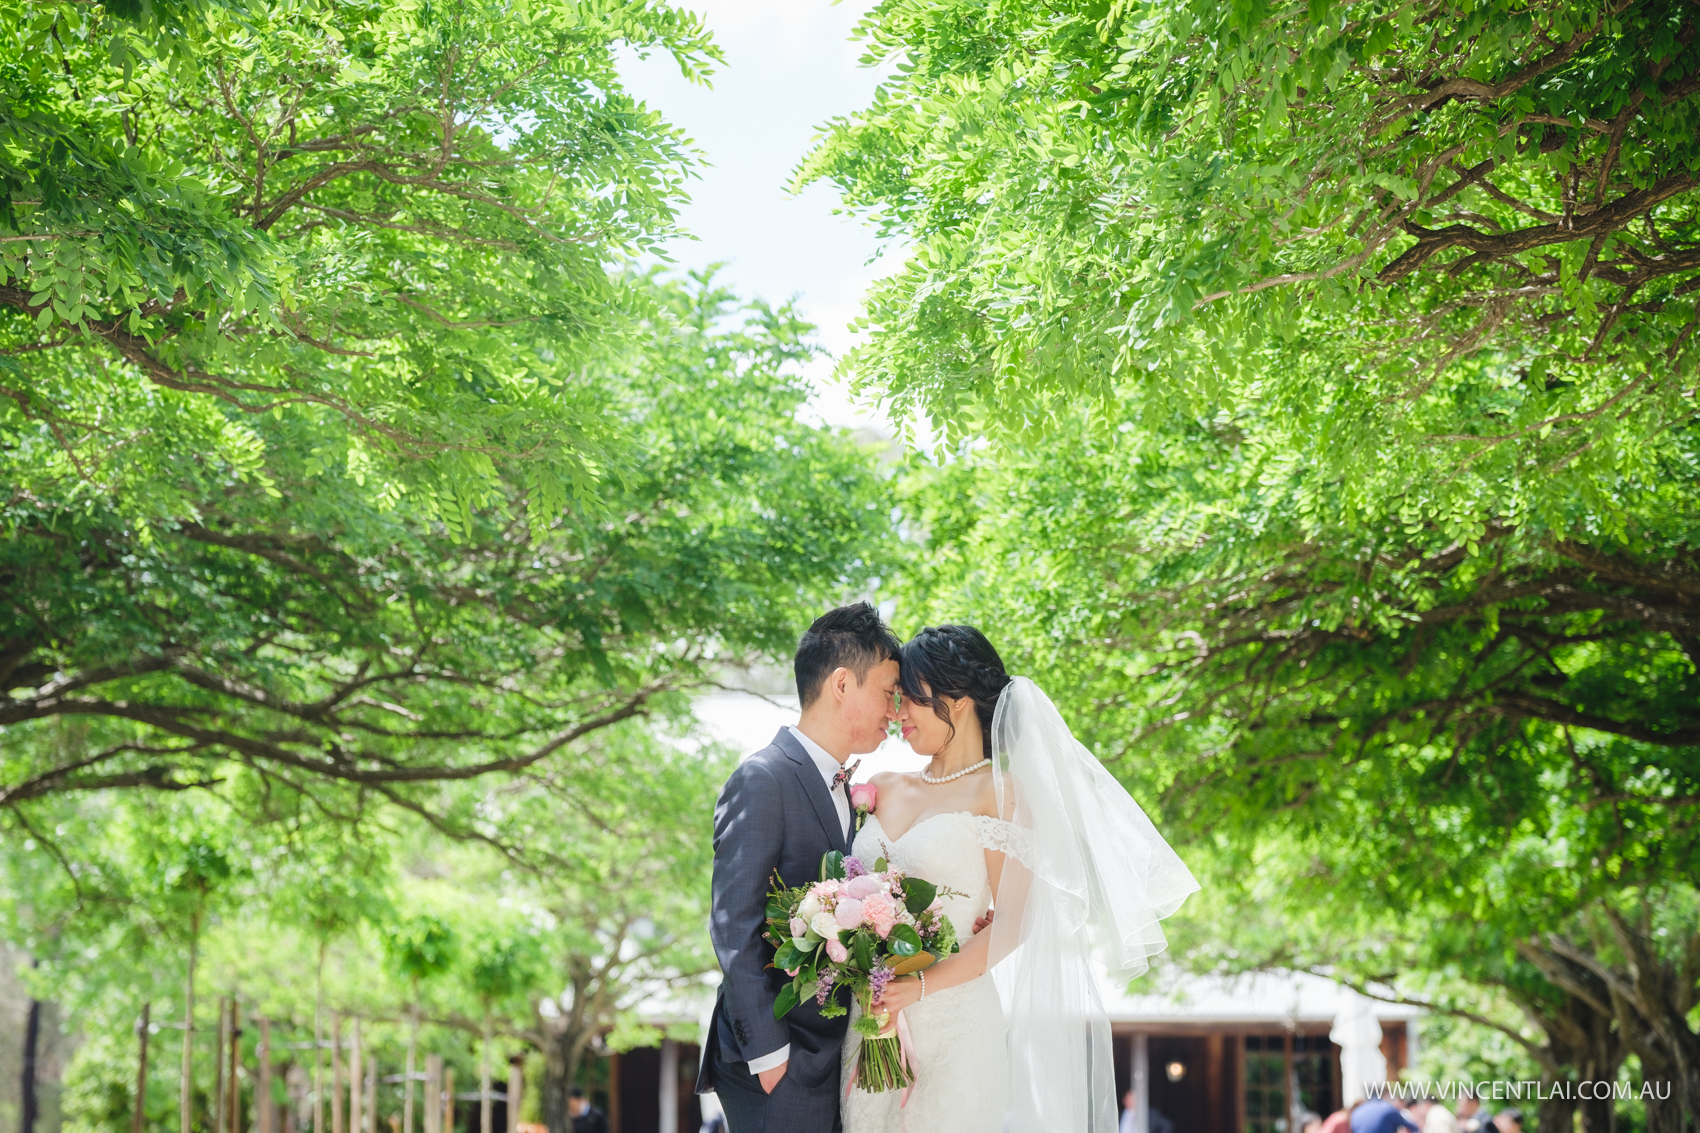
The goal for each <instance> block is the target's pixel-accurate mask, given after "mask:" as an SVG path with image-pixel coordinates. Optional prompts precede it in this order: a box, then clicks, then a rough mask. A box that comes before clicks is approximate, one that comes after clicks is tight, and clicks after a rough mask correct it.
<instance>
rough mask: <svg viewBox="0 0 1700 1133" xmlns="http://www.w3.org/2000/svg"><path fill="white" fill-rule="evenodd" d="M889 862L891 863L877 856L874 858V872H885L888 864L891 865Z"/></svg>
mask: <svg viewBox="0 0 1700 1133" xmlns="http://www.w3.org/2000/svg"><path fill="white" fill-rule="evenodd" d="M889 864H890V863H889V862H887V861H886V860H885V859H884V858H875V859H874V872H875V873H884V872H885V870H886V866H887V865H889Z"/></svg>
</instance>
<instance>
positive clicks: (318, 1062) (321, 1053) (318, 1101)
mask: <svg viewBox="0 0 1700 1133" xmlns="http://www.w3.org/2000/svg"><path fill="white" fill-rule="evenodd" d="M313 1133H325V945H324V942H323V941H321V942H320V943H319V974H318V977H317V980H316V982H315V984H314V988H313ZM410 1133H411V1131H410Z"/></svg>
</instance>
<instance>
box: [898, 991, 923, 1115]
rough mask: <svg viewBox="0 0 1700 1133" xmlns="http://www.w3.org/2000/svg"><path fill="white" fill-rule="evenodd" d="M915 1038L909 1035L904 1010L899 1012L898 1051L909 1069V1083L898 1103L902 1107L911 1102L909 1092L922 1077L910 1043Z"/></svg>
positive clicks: (907, 1021)
mask: <svg viewBox="0 0 1700 1133" xmlns="http://www.w3.org/2000/svg"><path fill="white" fill-rule="evenodd" d="M914 1041H915V1040H914V1039H912V1038H910V1037H909V1020H907V1019H905V1018H904V1017H903V1012H901V1011H899V1012H898V1013H897V1051H898V1054H899V1055H900V1056H901V1057H902V1059H903V1065H904V1067H905V1069H907V1070H908V1071H909V1084H908V1085H907V1086H905V1087H903V1100H902V1101H900V1102H898V1103H897V1108H898V1109H902V1108H903V1107H905V1106H907V1105H908V1104H909V1092H910V1091H911V1090H913V1089H914V1088H915V1082H916V1081H917V1080H918V1079H919V1077H920V1069H921V1066H920V1063H918V1062H916V1061H915V1053H914V1051H912V1050H911V1049H910V1044H912V1043H913V1042H914Z"/></svg>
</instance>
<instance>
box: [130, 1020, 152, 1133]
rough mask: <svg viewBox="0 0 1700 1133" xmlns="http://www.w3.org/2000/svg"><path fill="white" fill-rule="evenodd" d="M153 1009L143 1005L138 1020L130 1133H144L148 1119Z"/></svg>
mask: <svg viewBox="0 0 1700 1133" xmlns="http://www.w3.org/2000/svg"><path fill="white" fill-rule="evenodd" d="M152 1007H153V1004H151V1003H144V1004H142V1017H141V1018H140V1019H138V1020H136V1108H135V1110H134V1111H133V1112H132V1113H131V1114H130V1133H142V1129H143V1127H144V1126H145V1125H146V1124H147V1119H148V1111H147V1100H148V1013H149V1011H150V1009H151V1008H152Z"/></svg>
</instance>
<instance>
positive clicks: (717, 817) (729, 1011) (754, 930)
mask: <svg viewBox="0 0 1700 1133" xmlns="http://www.w3.org/2000/svg"><path fill="white" fill-rule="evenodd" d="M838 789H839V790H843V788H842V787H840V788H838ZM849 849H850V846H849V840H848V839H847V838H846V837H845V835H844V827H843V825H842V823H841V822H840V820H839V817H838V811H837V808H836V807H835V806H834V805H833V800H832V795H831V794H830V792H829V790H828V788H827V785H826V781H825V780H824V779H823V778H822V776H821V772H820V769H819V768H817V767H816V766H815V763H814V761H813V760H812V759H810V758H809V754H808V752H806V751H804V750H803V745H802V744H800V743H798V742H797V737H796V736H793V735H792V734H791V730H790V729H789V728H781V729H780V730H779V734H778V735H777V736H775V737H774V738H773V742H772V743H771V744H768V745H767V746H766V747H764V748H762V749H761V750H760V751H758V752H756V753H755V754H754V755H752V756H750V757H749V758H748V759H746V760H745V761H744V762H743V763H741V764H739V766H738V769H737V770H736V771H734V772H732V775H731V777H730V778H729V779H727V780H726V786H725V787H723V788H722V789H721V792H720V802H719V803H718V805H716V806H715V808H714V904H713V912H712V915H711V917H710V921H709V935H710V936H711V937H712V938H713V941H714V951H715V954H716V955H717V956H719V958H720V970H721V971H722V972H723V973H724V974H725V978H724V979H723V980H722V981H721V984H720V994H719V995H718V996H717V997H716V999H715V1002H714V1019H713V1022H712V1023H711V1024H710V1032H711V1033H710V1035H709V1036H708V1041H707V1042H706V1043H705V1044H704V1046H703V1058H702V1070H701V1073H700V1074H699V1075H698V1077H697V1092H698V1093H702V1092H705V1091H707V1090H715V1091H716V1092H718V1094H719V1095H720V1103H721V1105H722V1106H723V1107H724V1108H725V1110H726V1117H727V1122H728V1124H729V1125H730V1126H731V1133H831V1131H833V1130H836V1129H838V1128H839V1119H838V1098H839V1089H840V1086H839V1048H840V1046H841V1045H842V1043H843V1040H844V1032H845V1029H846V1026H847V1024H848V1019H847V1018H845V1017H843V1016H840V1017H839V1018H837V1019H823V1018H821V1015H820V1009H819V1008H818V1007H816V1006H815V1002H814V1000H812V999H810V1000H806V1001H804V1002H803V1003H802V1004H800V1005H798V1006H797V1007H794V1008H792V1010H791V1012H790V1013H789V1014H788V1015H786V1016H785V1018H783V1019H775V1018H774V1017H773V1001H774V998H775V997H776V996H777V995H778V994H779V989H780V988H782V987H784V986H785V983H786V980H787V977H786V975H785V973H784V972H780V971H775V970H772V969H769V968H768V967H767V965H768V963H769V962H770V961H771V960H772V959H773V948H772V946H770V945H769V944H768V943H767V942H766V941H765V940H763V939H762V927H763V924H764V922H765V921H766V919H767V891H768V886H769V880H770V878H771V877H772V876H773V873H774V871H775V870H778V871H779V876H780V877H781V878H783V879H784V881H785V884H786V885H803V884H807V883H809V882H812V881H814V880H815V879H816V878H817V877H818V876H819V873H820V859H821V855H822V854H824V853H826V852H827V851H829V850H839V851H842V852H845V853H848V852H849ZM787 1043H789V1044H790V1045H791V1061H790V1063H789V1065H788V1067H787V1069H786V1071H785V1077H784V1078H782V1079H780V1081H779V1085H778V1086H777V1087H775V1089H774V1091H773V1093H771V1094H768V1093H764V1092H763V1090H762V1088H761V1083H760V1082H759V1081H757V1079H756V1076H755V1075H754V1074H751V1073H750V1070H749V1065H748V1064H749V1061H750V1060H751V1059H760V1058H763V1057H765V1056H766V1055H769V1054H772V1053H773V1052H774V1051H777V1050H779V1049H780V1048H781V1047H783V1046H785V1045H786V1044H787Z"/></svg>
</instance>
